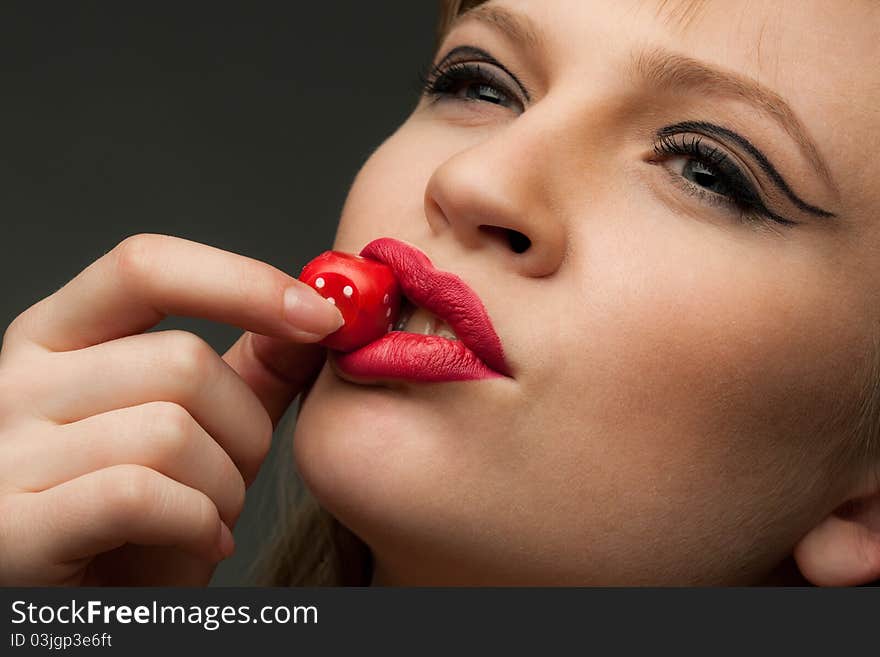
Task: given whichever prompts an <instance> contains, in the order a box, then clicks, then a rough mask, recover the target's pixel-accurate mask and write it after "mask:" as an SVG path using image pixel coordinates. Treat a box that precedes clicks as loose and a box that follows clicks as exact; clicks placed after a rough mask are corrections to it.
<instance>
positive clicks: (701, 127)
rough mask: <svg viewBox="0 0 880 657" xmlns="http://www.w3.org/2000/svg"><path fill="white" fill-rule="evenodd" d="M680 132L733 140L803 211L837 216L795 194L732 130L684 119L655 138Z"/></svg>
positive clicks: (752, 146) (756, 150) (822, 215)
mask: <svg viewBox="0 0 880 657" xmlns="http://www.w3.org/2000/svg"><path fill="white" fill-rule="evenodd" d="M682 132H699V133H703V134H708V135H709V136H714V137H721V138H726V139H730V140H732V141H735V142H736V143H737V144H739V145H740V146H741V147H742V148H744V149H745V150H746V151H748V153H749V155H751V156H752V157H753V158H755V160H756V161H757V162H758V165H759V166H760V167H761V169H763V170H764V173H766V174H767V175H768V176H769V177H770V180H772V181H773V184H774V185H776V187H778V188H779V190H780V191H782V192H783V193H784V194H785V195H786V196H787V197H788V198H789V199H790V200H791V202H792V203H794V204H795V205H796V206H797V207H798V208H800V209H801V210H803V211H804V212H809V213H810V214H813V215H816V216H818V217H835V216H837V215H835V214H834V213H833V212H828V211H827V210H823V209H822V208H819V207H816V206H815V205H811V204H809V203H807V202H806V201H804V200H802V199H801V198H800V197H799V196H798V195H797V194H795V193H794V192H793V191H792V189H791V187H789V186H788V183H787V182H785V178H783V177H782V175H781V174H780V173H779V172H778V171H777V170H776V168H775V167H774V166H773V165H772V164H770V160H768V159H767V156H766V155H764V153H762V152H761V151H760V150H759V149H758V148H757V147H755V146H754V145H753V144H752V143H751V142H750V141H749V140H748V139H746V138H745V137H743V136H742V135H740V134H738V133H736V132H734V131H733V130H728V129H727V128H722V127H721V126H719V125H715V124H714V123H708V122H706V121H684V122H682V123H676V124H675V125H670V126H667V127H665V128H661V129H660V130H658V131H657V138H658V139H662V138H663V137H667V136H669V135H674V134H679V133H682Z"/></svg>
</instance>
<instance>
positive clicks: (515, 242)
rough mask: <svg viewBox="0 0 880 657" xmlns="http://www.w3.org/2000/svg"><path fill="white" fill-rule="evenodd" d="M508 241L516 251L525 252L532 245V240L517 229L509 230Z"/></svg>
mask: <svg viewBox="0 0 880 657" xmlns="http://www.w3.org/2000/svg"><path fill="white" fill-rule="evenodd" d="M507 241H508V242H510V248H511V249H513V250H514V252H515V253H525V252H526V251H528V250H529V247H530V246H531V245H532V240H530V239H529V238H528V237H526V236H525V235H523V234H522V233H520V232H519V231H516V230H508V231H507Z"/></svg>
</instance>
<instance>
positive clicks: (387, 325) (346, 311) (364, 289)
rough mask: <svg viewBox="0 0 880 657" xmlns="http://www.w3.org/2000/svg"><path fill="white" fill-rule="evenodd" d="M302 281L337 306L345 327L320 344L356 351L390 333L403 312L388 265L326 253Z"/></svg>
mask: <svg viewBox="0 0 880 657" xmlns="http://www.w3.org/2000/svg"><path fill="white" fill-rule="evenodd" d="M299 280H301V281H302V282H303V283H306V284H307V285H310V286H312V287H313V288H315V290H317V291H318V293H319V294H320V295H321V296H323V297H324V298H325V299H327V302H328V303H333V304H336V307H337V308H339V311H340V312H341V313H342V317H343V318H344V319H345V324H344V325H343V326H342V327H341V328H340V329H339V330H337V331H335V332H334V333H331V334H330V335H328V336H327V337H326V338H324V339H323V340H321V342H320V343H319V344H322V345H324V346H326V347H329V348H330V349H335V350H337V351H354V350H355V349H357V348H359V347H362V346H364V345H365V344H367V343H369V342H372V341H373V340H378V339H379V338H381V337H382V336H383V335H385V334H386V333H388V332H389V331H390V330H391V329H392V327H393V326H394V324H395V322H397V316H398V314H399V312H400V301H401V298H400V286H399V285H398V283H397V279H396V278H395V277H394V273H393V272H392V271H391V268H390V267H389V266H388V265H385V264H383V263H381V262H377V261H376V260H370V259H368V258H363V257H361V256H358V255H352V254H350V253H343V252H341V251H325V252H324V253H322V254H321V255H319V256H318V257H317V258H315V259H314V260H312V261H311V262H310V263H308V264H307V265H306V266H305V267H303V270H302V273H301V274H300V276H299Z"/></svg>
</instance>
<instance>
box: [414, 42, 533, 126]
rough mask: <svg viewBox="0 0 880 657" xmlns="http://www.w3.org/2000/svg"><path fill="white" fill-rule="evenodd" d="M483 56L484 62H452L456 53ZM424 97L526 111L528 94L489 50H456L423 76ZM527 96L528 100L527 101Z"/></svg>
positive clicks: (421, 75)
mask: <svg viewBox="0 0 880 657" xmlns="http://www.w3.org/2000/svg"><path fill="white" fill-rule="evenodd" d="M456 53H457V54H459V55H461V54H466V55H469V56H480V57H482V58H483V61H468V62H464V61H458V62H450V61H449V59H450V57H452V56H453V55H455V54H456ZM419 78H420V82H421V92H422V95H423V96H425V97H427V98H431V99H432V100H434V101H439V100H441V99H449V100H462V101H468V102H477V103H489V104H491V105H498V106H501V107H504V108H507V109H511V110H513V111H516V112H522V111H524V110H525V102H526V100H527V98H528V96H527V95H526V94H527V92H526V91H525V90H524V89H523V93H522V94H520V93H518V92H517V91H516V90H515V89H516V88H517V87H521V85H520V83H519V81H518V80H517V79H516V78H515V77H513V74H511V73H509V72H508V71H507V69H506V68H504V67H503V66H502V65H501V64H500V63H498V62H497V61H496V60H495V59H494V58H493V57H492V56H491V55H489V54H488V53H486V52H485V51H482V50H479V49H477V48H472V47H467V46H466V47H462V48H456V49H455V50H453V51H452V52H451V53H450V54H449V55H447V56H446V57H445V58H444V59H443V61H441V62H440V64H437V65H436V66H434V67H432V68H431V69H430V70H429V71H428V72H427V73H421V74H420V75H419ZM524 96H525V99H524V98H523V97H524Z"/></svg>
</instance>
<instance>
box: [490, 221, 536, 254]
mask: <svg viewBox="0 0 880 657" xmlns="http://www.w3.org/2000/svg"><path fill="white" fill-rule="evenodd" d="M480 230H483V231H486V232H487V233H490V234H493V235H494V234H497V235H498V236H499V237H500V238H502V239H504V240H506V241H507V243H508V244H509V245H510V248H511V249H512V250H513V252H514V253H525V252H526V251H528V250H529V247H531V246H532V240H530V239H529V238H528V237H526V236H525V235H523V234H522V233H521V232H519V231H518V230H513V229H512V228H501V227H500V226H480Z"/></svg>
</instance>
